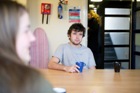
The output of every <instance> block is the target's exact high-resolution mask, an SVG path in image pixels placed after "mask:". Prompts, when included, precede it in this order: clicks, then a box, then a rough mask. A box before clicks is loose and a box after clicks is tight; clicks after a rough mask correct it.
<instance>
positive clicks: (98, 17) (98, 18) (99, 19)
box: [89, 10, 101, 25]
mask: <svg viewBox="0 0 140 93" xmlns="http://www.w3.org/2000/svg"><path fill="white" fill-rule="evenodd" d="M89 14H90V15H91V17H92V18H95V19H96V20H97V22H98V24H99V25H101V17H100V16H99V15H98V14H97V13H95V11H94V10H89Z"/></svg>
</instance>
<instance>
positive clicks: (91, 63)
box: [88, 49, 96, 68]
mask: <svg viewBox="0 0 140 93" xmlns="http://www.w3.org/2000/svg"><path fill="white" fill-rule="evenodd" d="M88 64H89V65H88V68H90V67H92V66H96V63H95V59H94V55H93V53H92V52H91V50H90V49H89V63H88Z"/></svg>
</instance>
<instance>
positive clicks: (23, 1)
mask: <svg viewBox="0 0 140 93" xmlns="http://www.w3.org/2000/svg"><path fill="white" fill-rule="evenodd" d="M14 1H17V2H19V3H21V4H22V5H24V6H26V4H27V0H14Z"/></svg>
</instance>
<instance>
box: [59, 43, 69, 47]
mask: <svg viewBox="0 0 140 93" xmlns="http://www.w3.org/2000/svg"><path fill="white" fill-rule="evenodd" d="M66 46H68V44H67V43H64V44H61V45H59V47H66Z"/></svg>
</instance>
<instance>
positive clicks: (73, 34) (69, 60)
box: [48, 23, 96, 73]
mask: <svg viewBox="0 0 140 93" xmlns="http://www.w3.org/2000/svg"><path fill="white" fill-rule="evenodd" d="M67 35H68V38H69V41H70V42H68V43H66V44H62V45H60V46H59V47H58V49H57V50H56V52H55V53H54V55H53V57H52V58H51V60H50V62H49V63H48V67H49V68H51V69H56V70H63V71H66V72H71V73H77V72H79V70H78V68H79V66H77V65H76V62H84V63H85V64H86V66H84V69H95V66H96V64H95V60H94V57H93V54H92V52H91V50H90V49H89V48H87V47H86V46H83V45H82V44H81V42H82V39H83V37H84V36H85V27H84V26H83V25H82V24H81V23H74V24H72V25H71V26H70V28H69V30H68V32H67ZM60 62H61V64H59V63H60Z"/></svg>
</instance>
